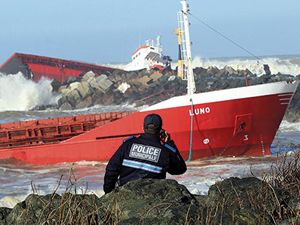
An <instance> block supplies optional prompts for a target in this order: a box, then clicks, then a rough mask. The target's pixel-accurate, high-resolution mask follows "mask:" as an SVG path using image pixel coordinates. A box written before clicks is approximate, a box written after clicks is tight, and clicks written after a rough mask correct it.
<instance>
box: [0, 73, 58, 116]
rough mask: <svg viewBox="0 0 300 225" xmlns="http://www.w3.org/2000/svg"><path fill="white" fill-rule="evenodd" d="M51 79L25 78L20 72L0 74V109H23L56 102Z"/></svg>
mask: <svg viewBox="0 0 300 225" xmlns="http://www.w3.org/2000/svg"><path fill="white" fill-rule="evenodd" d="M50 84H51V80H49V79H45V78H42V79H41V80H40V81H39V82H37V83H36V82H34V81H32V80H28V79H26V78H25V77H24V76H23V75H22V73H17V74H10V75H2V74H0V111H10V110H14V111H25V110H30V109H33V108H35V107H37V106H41V105H51V104H56V101H57V96H55V95H54V94H53V93H52V87H51V85H50Z"/></svg>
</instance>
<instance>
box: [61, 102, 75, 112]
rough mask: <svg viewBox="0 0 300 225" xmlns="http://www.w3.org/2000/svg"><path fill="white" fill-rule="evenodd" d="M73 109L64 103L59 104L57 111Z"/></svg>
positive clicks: (67, 103)
mask: <svg viewBox="0 0 300 225" xmlns="http://www.w3.org/2000/svg"><path fill="white" fill-rule="evenodd" d="M72 109H73V107H72V105H71V104H70V103H69V102H64V103H62V104H61V106H60V107H59V110H62V111H65V110H72Z"/></svg>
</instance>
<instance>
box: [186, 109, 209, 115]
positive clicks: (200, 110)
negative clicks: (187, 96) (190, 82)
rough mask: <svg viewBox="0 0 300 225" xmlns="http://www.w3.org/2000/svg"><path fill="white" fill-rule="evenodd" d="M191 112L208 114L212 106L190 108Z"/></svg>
mask: <svg viewBox="0 0 300 225" xmlns="http://www.w3.org/2000/svg"><path fill="white" fill-rule="evenodd" d="M189 112H190V116H194V115H202V114H208V113H210V108H209V107H203V108H195V109H194V110H191V109H190V110H189Z"/></svg>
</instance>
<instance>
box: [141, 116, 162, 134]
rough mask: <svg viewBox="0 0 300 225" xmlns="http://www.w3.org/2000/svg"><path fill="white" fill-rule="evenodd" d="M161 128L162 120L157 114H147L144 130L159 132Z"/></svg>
mask: <svg viewBox="0 0 300 225" xmlns="http://www.w3.org/2000/svg"><path fill="white" fill-rule="evenodd" d="M161 128H162V119H161V117H160V116H159V115H157V114H154V113H153V114H149V115H147V116H146V117H145V119H144V129H145V131H146V130H149V129H150V130H155V131H157V132H159V131H160V130H161Z"/></svg>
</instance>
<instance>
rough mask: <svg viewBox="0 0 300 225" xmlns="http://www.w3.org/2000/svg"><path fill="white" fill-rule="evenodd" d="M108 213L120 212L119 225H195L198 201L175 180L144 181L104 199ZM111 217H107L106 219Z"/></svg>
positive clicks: (119, 189) (118, 190)
mask: <svg viewBox="0 0 300 225" xmlns="http://www.w3.org/2000/svg"><path fill="white" fill-rule="evenodd" d="M101 202H103V203H105V207H106V209H105V212H106V213H104V214H107V213H109V214H110V213H114V214H115V213H116V212H117V211H118V224H131V225H134V224H174V225H175V224H178V225H182V224H195V223H196V220H197V219H198V217H199V208H200V204H198V202H197V200H196V198H195V197H194V196H193V195H192V194H191V193H190V192H189V191H188V190H187V189H186V187H185V186H183V185H179V184H178V183H177V182H176V181H174V180H153V179H142V180H136V181H132V182H129V183H127V184H126V185H124V186H122V187H119V188H117V189H115V190H114V191H113V192H111V193H109V194H107V195H105V196H103V197H102V198H101ZM106 216H107V215H106Z"/></svg>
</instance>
